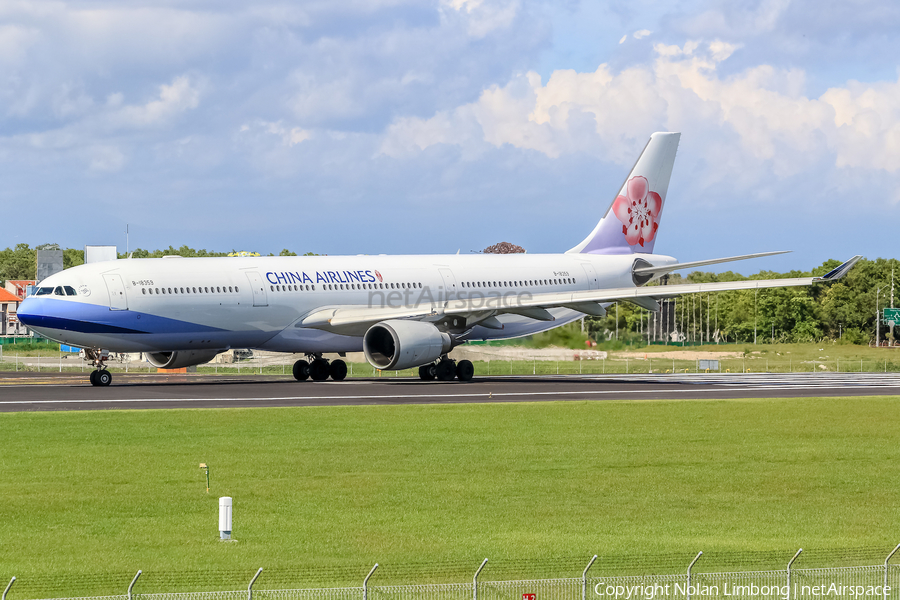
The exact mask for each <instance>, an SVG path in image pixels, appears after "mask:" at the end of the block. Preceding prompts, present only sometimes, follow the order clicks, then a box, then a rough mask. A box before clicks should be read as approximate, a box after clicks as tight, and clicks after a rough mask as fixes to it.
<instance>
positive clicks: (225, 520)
mask: <svg viewBox="0 0 900 600" xmlns="http://www.w3.org/2000/svg"><path fill="white" fill-rule="evenodd" d="M231 519H232V500H231V496H222V497H221V498H219V539H223V540H230V539H231Z"/></svg>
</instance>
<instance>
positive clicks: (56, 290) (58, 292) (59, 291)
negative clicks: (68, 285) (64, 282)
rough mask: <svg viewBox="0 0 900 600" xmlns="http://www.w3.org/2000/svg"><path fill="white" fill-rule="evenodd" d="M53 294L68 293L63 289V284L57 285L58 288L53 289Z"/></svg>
mask: <svg viewBox="0 0 900 600" xmlns="http://www.w3.org/2000/svg"><path fill="white" fill-rule="evenodd" d="M53 295H54V296H65V295H66V293H65V292H64V291H63V289H62V286H61V285H58V286H56V289H55V290H53Z"/></svg>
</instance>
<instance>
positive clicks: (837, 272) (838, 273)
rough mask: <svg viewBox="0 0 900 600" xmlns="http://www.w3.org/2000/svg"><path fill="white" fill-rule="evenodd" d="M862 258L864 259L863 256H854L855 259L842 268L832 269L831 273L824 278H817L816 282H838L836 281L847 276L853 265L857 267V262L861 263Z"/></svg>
mask: <svg viewBox="0 0 900 600" xmlns="http://www.w3.org/2000/svg"><path fill="white" fill-rule="evenodd" d="M861 258H862V255H861V254H857V255H856V256H854V257H853V258H851V259H850V260H848V261H847V262H845V263H844V264H842V265H841V266H839V267H837V268H834V269H832V270H831V271H829V272H828V273H826V274H825V275H823V276H822V277H816V278H815V281H836V280H838V279H840V278H841V277H843V276H844V275H846V274H847V271H849V270H850V269H852V268H853V265H855V264H856V263H857V262H859V259H861Z"/></svg>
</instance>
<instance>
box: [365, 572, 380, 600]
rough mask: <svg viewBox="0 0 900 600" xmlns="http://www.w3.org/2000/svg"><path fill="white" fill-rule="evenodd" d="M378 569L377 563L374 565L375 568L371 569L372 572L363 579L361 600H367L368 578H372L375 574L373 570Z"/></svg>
mask: <svg viewBox="0 0 900 600" xmlns="http://www.w3.org/2000/svg"><path fill="white" fill-rule="evenodd" d="M377 568H378V563H375V566H374V567H372V570H371V571H369V574H368V575H366V578H365V579H363V600H367V599H368V597H369V577H371V576H372V573H374V572H375V569H377Z"/></svg>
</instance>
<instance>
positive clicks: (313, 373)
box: [309, 358, 330, 381]
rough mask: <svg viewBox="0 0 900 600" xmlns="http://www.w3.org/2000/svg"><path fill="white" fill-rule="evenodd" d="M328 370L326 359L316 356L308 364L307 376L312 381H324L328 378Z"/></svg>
mask: <svg viewBox="0 0 900 600" xmlns="http://www.w3.org/2000/svg"><path fill="white" fill-rule="evenodd" d="M329 370H330V369H329V365H328V361H327V360H325V359H324V358H317V359H316V360H314V361H312V364H311V365H309V376H310V377H311V378H312V380H313V381H325V380H326V379H328V372H329Z"/></svg>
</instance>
